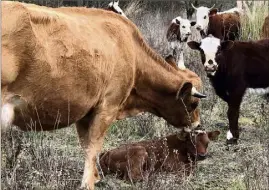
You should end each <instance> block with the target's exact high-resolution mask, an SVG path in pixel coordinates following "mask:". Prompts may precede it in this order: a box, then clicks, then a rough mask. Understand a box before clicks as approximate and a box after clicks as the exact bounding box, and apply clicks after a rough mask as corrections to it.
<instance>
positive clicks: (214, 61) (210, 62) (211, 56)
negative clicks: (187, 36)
mask: <svg viewBox="0 0 269 190" xmlns="http://www.w3.org/2000/svg"><path fill="white" fill-rule="evenodd" d="M232 45H233V42H232V41H224V42H221V41H220V39H218V38H215V37H213V36H212V35H209V36H208V37H206V38H204V39H202V40H201V42H196V41H190V42H188V46H189V47H190V48H191V49H194V50H198V51H200V55H201V60H202V63H203V65H204V68H205V71H206V72H207V74H208V75H209V76H214V75H215V73H216V71H217V69H218V66H219V65H218V64H219V59H220V58H221V55H222V51H224V50H228V49H230V48H231V47H232Z"/></svg>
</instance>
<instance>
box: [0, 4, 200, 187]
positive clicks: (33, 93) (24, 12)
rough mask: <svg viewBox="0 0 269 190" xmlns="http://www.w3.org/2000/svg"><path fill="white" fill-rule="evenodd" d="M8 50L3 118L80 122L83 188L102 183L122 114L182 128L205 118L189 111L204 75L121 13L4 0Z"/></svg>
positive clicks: (31, 123)
mask: <svg viewBox="0 0 269 190" xmlns="http://www.w3.org/2000/svg"><path fill="white" fill-rule="evenodd" d="M2 51H3V53H2V76H1V77H2V78H1V79H2V81H1V85H2V91H1V93H2V99H1V100H2V105H3V107H4V108H5V109H3V110H5V113H4V115H5V116H6V117H5V118H3V117H2V118H1V119H2V124H3V123H4V127H7V126H8V125H9V124H10V125H13V124H14V125H16V126H18V127H20V128H21V129H22V130H30V129H34V130H37V131H38V130H53V129H55V128H61V127H66V126H68V125H70V124H72V123H75V124H76V126H77V131H78V135H79V138H80V142H81V145H82V147H83V149H84V150H85V154H86V162H85V170H84V176H83V179H82V187H87V188H90V189H93V188H94V185H93V184H94V182H95V181H97V180H98V174H97V170H96V167H95V155H96V154H97V153H98V152H99V151H100V150H101V147H102V144H103V139H104V136H105V133H106V130H107V128H108V127H109V125H110V124H112V123H113V122H114V121H115V120H116V119H124V118H126V117H128V116H134V115H136V114H138V113H140V112H143V111H148V112H151V113H153V114H155V115H158V116H160V117H163V118H164V119H166V120H167V121H168V122H169V123H170V124H172V125H174V126H175V127H183V126H186V125H191V123H194V122H197V121H198V120H199V117H198V120H191V121H190V119H189V116H190V115H189V114H191V115H193V114H194V113H193V111H194V110H195V109H196V106H197V105H198V102H199V99H198V98H195V97H192V96H191V87H192V86H195V87H196V88H197V89H198V90H200V89H201V85H202V83H201V80H200V78H199V77H198V76H197V75H189V74H188V73H187V72H183V71H178V70H176V69H174V68H173V67H171V66H170V65H168V64H167V63H166V62H165V60H164V59H163V58H162V57H161V56H159V55H158V54H156V53H155V52H154V51H153V50H152V49H151V48H150V47H149V46H148V45H147V44H146V42H145V40H144V39H143V37H142V35H141V33H140V32H139V30H138V29H137V27H136V26H135V25H134V24H133V23H132V22H131V21H129V20H127V19H125V18H123V17H122V16H120V15H118V14H114V13H113V12H110V11H105V10H101V9H88V8H74V7H61V8H48V7H42V6H37V5H33V4H25V3H19V2H9V1H4V2H2ZM2 115H3V114H2ZM191 118H193V117H191ZM2 126H3V125H2Z"/></svg>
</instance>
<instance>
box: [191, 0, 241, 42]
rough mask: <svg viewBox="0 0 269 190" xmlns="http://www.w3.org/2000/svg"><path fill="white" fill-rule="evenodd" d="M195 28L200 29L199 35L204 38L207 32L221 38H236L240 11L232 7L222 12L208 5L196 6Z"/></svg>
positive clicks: (238, 30) (238, 29)
mask: <svg viewBox="0 0 269 190" xmlns="http://www.w3.org/2000/svg"><path fill="white" fill-rule="evenodd" d="M192 6H193V8H194V9H195V10H196V29H197V30H198V31H200V34H201V37H202V38H205V37H206V36H208V35H209V34H211V35H213V36H215V37H216V38H219V39H221V40H236V39H238V37H239V33H240V27H241V25H240V13H241V12H242V11H241V9H239V8H232V9H230V10H227V11H224V12H218V9H216V8H214V6H215V5H213V6H212V7H211V8H208V7H203V6H201V7H198V8H196V7H195V6H194V5H192Z"/></svg>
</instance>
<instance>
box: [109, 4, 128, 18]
mask: <svg viewBox="0 0 269 190" xmlns="http://www.w3.org/2000/svg"><path fill="white" fill-rule="evenodd" d="M106 9H107V10H109V11H113V12H114V13H117V14H120V15H122V16H123V17H125V18H127V16H126V15H125V14H124V12H123V10H122V9H121V8H120V6H119V0H118V1H112V2H110V3H109V4H108V7H107V8H106Z"/></svg>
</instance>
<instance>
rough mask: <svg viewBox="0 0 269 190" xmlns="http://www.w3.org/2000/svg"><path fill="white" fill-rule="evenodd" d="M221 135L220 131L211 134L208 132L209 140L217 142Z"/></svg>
mask: <svg viewBox="0 0 269 190" xmlns="http://www.w3.org/2000/svg"><path fill="white" fill-rule="evenodd" d="M219 134H220V131H210V132H207V135H208V138H209V139H210V140H211V141H213V140H217V139H218V136H219Z"/></svg>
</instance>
